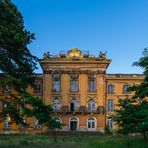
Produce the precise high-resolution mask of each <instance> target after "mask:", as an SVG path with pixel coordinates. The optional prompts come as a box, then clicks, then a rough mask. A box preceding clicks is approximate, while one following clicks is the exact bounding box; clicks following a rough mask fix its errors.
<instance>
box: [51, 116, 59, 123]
mask: <svg viewBox="0 0 148 148" xmlns="http://www.w3.org/2000/svg"><path fill="white" fill-rule="evenodd" d="M53 119H54V120H55V121H56V122H58V123H61V120H60V118H59V117H54V118H53Z"/></svg>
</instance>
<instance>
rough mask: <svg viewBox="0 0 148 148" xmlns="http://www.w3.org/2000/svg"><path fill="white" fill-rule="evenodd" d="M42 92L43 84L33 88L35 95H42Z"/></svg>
mask: <svg viewBox="0 0 148 148" xmlns="http://www.w3.org/2000/svg"><path fill="white" fill-rule="evenodd" d="M41 92H42V86H41V84H35V86H34V88H33V93H41Z"/></svg>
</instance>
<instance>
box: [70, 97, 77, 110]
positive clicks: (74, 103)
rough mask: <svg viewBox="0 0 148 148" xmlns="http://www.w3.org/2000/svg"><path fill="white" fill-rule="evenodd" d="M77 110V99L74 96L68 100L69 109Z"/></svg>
mask: <svg viewBox="0 0 148 148" xmlns="http://www.w3.org/2000/svg"><path fill="white" fill-rule="evenodd" d="M76 110H77V100H76V99H75V97H74V98H73V99H72V100H71V101H70V111H76Z"/></svg>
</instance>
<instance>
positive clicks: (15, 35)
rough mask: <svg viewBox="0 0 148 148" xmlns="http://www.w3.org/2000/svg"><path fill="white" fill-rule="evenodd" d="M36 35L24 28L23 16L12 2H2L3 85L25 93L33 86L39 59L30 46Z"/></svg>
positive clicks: (0, 49)
mask: <svg viewBox="0 0 148 148" xmlns="http://www.w3.org/2000/svg"><path fill="white" fill-rule="evenodd" d="M34 39H35V37H34V34H33V33H30V32H29V31H27V30H26V29H25V27H24V21H23V17H22V14H21V13H20V12H19V11H18V9H17V7H16V6H15V5H14V4H13V3H12V2H11V1H10V0H1V1H0V71H1V72H2V73H4V74H5V79H4V81H3V83H1V85H3V86H4V85H10V86H11V87H13V88H14V89H15V90H17V91H19V92H20V91H24V90H25V89H26V87H27V86H28V85H29V84H31V85H32V84H33V81H34V79H33V76H32V75H33V74H34V72H33V71H34V70H35V69H36V68H37V67H36V62H37V57H35V56H33V55H32V54H31V53H30V50H29V48H28V45H29V44H30V43H31V42H32V40H34Z"/></svg>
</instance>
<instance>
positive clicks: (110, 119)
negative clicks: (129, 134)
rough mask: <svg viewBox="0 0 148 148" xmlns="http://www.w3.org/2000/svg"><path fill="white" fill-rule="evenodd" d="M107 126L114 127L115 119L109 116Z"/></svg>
mask: <svg viewBox="0 0 148 148" xmlns="http://www.w3.org/2000/svg"><path fill="white" fill-rule="evenodd" d="M107 126H108V127H109V128H113V119H112V118H111V117H109V118H107Z"/></svg>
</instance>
